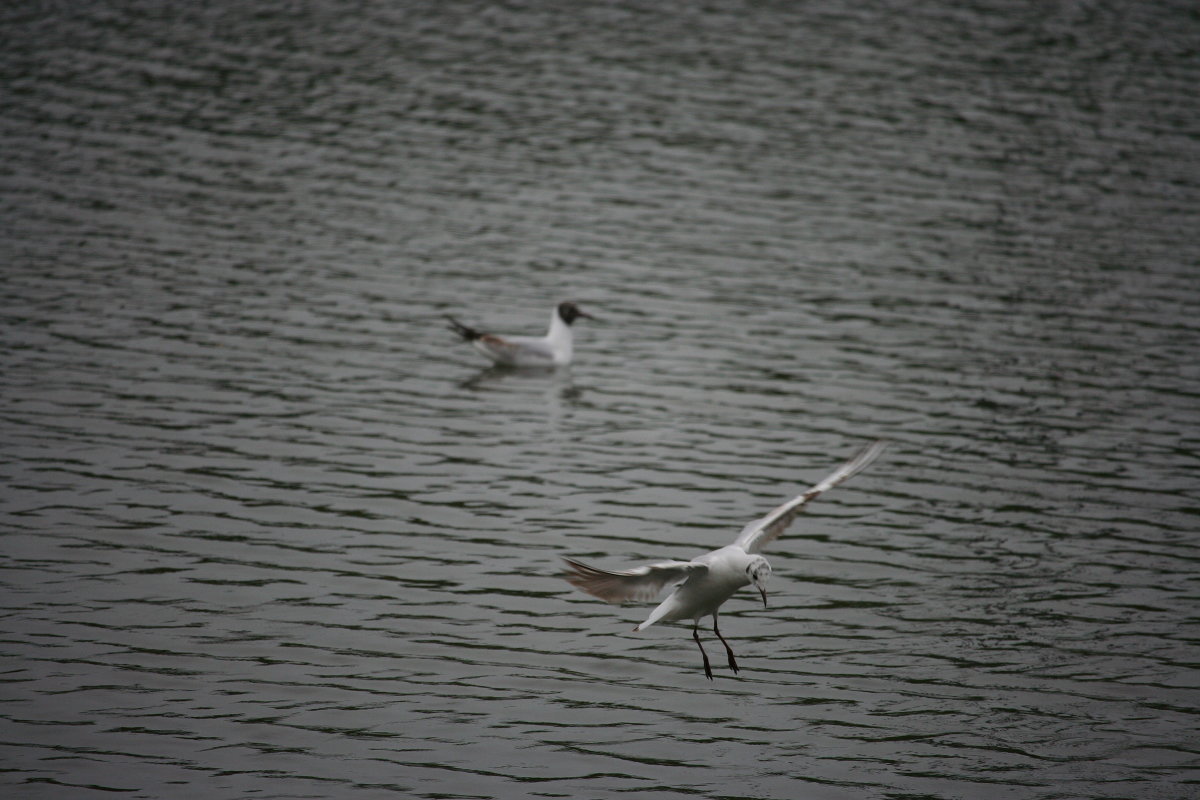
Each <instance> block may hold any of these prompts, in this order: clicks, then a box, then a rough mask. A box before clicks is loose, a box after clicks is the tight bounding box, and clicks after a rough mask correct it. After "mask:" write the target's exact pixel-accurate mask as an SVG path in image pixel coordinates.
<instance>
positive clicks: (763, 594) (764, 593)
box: [758, 586, 767, 608]
mask: <svg viewBox="0 0 1200 800" xmlns="http://www.w3.org/2000/svg"><path fill="white" fill-rule="evenodd" d="M758 593H759V594H761V595H762V599H763V608H766V607H767V590H766V589H764V588H763V587H761V586H759V587H758Z"/></svg>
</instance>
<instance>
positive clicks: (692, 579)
mask: <svg viewBox="0 0 1200 800" xmlns="http://www.w3.org/2000/svg"><path fill="white" fill-rule="evenodd" d="M883 447H884V442H883V441H875V442H872V443H871V444H869V445H867V446H866V447H864V448H863V449H862V450H861V451H859V453H858V455H856V456H854V458H852V459H850V460H849V461H847V462H846V463H845V464H843V465H842V466H840V467H838V468H837V469H836V470H834V472H833V473H832V474H831V475H830V476H829V477H828V478H826V479H825V480H823V481H821V482H820V483H818V484H817V485H816V486H814V487H812V488H811V489H809V490H808V491H806V492H804V493H803V494H799V495H797V496H796V497H793V498H792V499H791V500H788V501H787V502H786V503H784V504H783V505H781V506H779V507H778V508H776V509H775V510H774V511H772V512H771V513H770V514H767V515H766V516H765V517H763V518H762V519H757V520H755V521H754V522H751V523H750V524H749V525H747V526H746V527H744V528H742V532H741V533H740V534H739V535H738V537H737V538H736V539H734V540H733V544H730V545H726V546H725V547H722V548H720V549H719V550H713V551H712V552H709V553H705V554H704V555H702V556H699V557H697V558H693V559H692V560H691V561H658V562H655V563H653V564H646V565H645V566H641V567H634V568H633V569H626V570H618V571H613V572H610V571H609V570H606V569H599V568H598V567H593V566H589V565H587V564H584V563H582V562H580V561H576V560H575V559H573V558H564V559H563V560H564V561H566V562H567V566H568V567H569V568H570V572H568V573H566V574H565V575H563V577H564V578H566V579H567V580H568V581H570V582H571V583H572V584H573V585H574V586H577V587H578V588H580V589H582V590H583V591H585V592H587V593H588V594H592V595H595V596H596V597H599V598H600V599H601V600H604V601H606V602H609V603H620V602H623V601H626V600H653V599H654V598H655V597H656V596H657V595H658V593H659V592H660V591H662V589H663V587H664V586H666V585H667V584H669V583H672V582H675V591H673V592H671V594H670V595H668V596H667V598H666V599H665V600H663V601H662V603H660V604H659V605H658V608H656V609H654V610H653V611H651V612H650V616H648V617H646V621H645V622H643V623H641V624H640V625H638V626H637V627H636V628H634V630H635V631H643V630H645V629H646V628H649V627H650V626H651V625H653V624H654V623H656V622H675V621H678V620H684V619H690V620H692V638H693V639H695V640H696V645H697V646H698V647H699V648H700V655H701V657H702V658H703V659H704V674H705V676H707V677H708V679H709V680H712V677H713V674H712V668H711V667H710V666H709V665H708V653H706V652H704V645H703V644H701V643H700V633H699V627H700V620H701V619H703V618H704V617H707V616H711V617H712V618H713V633H715V634H716V635H717V638H718V639H720V640H721V644H723V645H725V652H726V653H727V654H728V655H729V668H730V669H731V670H733V672H734V674H735V675H736V674H737V672H738V665H737V661H736V660H735V659H734V657H733V649H732V648H730V646H729V642H727V641H725V637H724V636H722V635H721V630H720V628H718V627H717V612H718V609H719V608H720V607H721V604H722V603H724V602H725V601H726V600H728V599H729V598H730V597H732V596H733V593H734V592H736V591H737V590H738V589H740V588H742V587H743V586H745V585H746V584H753V585H754V588H756V589H758V593H759V594H760V595H762V601H763V606H764V607H766V605H767V589H766V580H767V578H768V577H769V576H770V574H771V565H770V564H768V563H767V560H766V559H765V558H763V557H762V556H761V555H759V551H760V550H762V548H763V547H764V546H766V545H767V544H768V543H770V542H771V541H772V540H774V539H775V538H776V537H777V536H779V534H781V533H783V532H784V530H785V529H787V527H788V525H790V524H791V522H792V520H793V519H795V518H796V515H797V514H798V513H800V511H801V510H802V509H803V508H804V506H806V505H807V504H808V502H809V501H810V500H812V499H813V498H815V497H817V496H818V495H819V494H821V493H822V492H824V491H826V490H827V489H832V488H833V487H834V486H837V485H838V484H839V483H841V482H842V481H845V480H848V479H849V478H852V477H853V476H855V475H857V474H858V473H859V472H861V471H862V470H863V469H865V468H866V467H867V465H869V464H870V463H871V462H872V461H874V460H875V459H876V458H878V457H879V454H880V453H881V452H882V451H883Z"/></svg>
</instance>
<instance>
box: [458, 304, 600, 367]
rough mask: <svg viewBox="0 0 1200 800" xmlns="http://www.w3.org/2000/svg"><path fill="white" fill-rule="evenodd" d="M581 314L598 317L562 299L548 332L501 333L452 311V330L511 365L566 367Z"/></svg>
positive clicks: (479, 348) (505, 363) (498, 359)
mask: <svg viewBox="0 0 1200 800" xmlns="http://www.w3.org/2000/svg"><path fill="white" fill-rule="evenodd" d="M580 317H586V318H587V319H595V317H593V316H592V315H591V314H588V313H586V312H584V311H582V310H581V309H580V308H579V306H577V305H575V304H574V303H571V302H563V303H559V304H558V306H557V307H556V308H555V309H554V313H553V315H552V316H551V317H550V330H549V331H547V332H546V335H545V336H497V335H496V334H494V333H484V332H483V331H480V330H476V329H475V328H472V327H470V326H468V325H463V324H462V323H461V322H459V321H458V320H456V319H455V318H454V317H452V316H450V315H449V314H447V315H446V319H448V320H450V330H452V331H454V332H455V333H457V334H458V335H459V336H461V337H462V338H463V341H464V342H470V343H471V344H472V345H474V346H475V349H476V350H478V351H479V352H481V353H483V354H484V355H485V356H487V357H488V358H490V359H491V360H492V361H495V362H496V363H497V364H503V365H505V366H511V367H562V366H566V365H567V364H570V363H571V355H572V351H573V348H572V344H573V340H574V336H573V335H572V334H571V323H572V322H574V321H575V320H577V319H579V318H580Z"/></svg>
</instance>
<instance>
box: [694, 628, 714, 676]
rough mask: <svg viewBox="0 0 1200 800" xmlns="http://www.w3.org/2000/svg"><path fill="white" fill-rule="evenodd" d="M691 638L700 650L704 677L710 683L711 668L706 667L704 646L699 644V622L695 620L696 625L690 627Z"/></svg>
mask: <svg viewBox="0 0 1200 800" xmlns="http://www.w3.org/2000/svg"><path fill="white" fill-rule="evenodd" d="M692 638H693V639H695V640H696V647H699V648H700V656H701V657H702V658H703V659H704V675H705V677H707V678H708V679H709V680H710V681H711V680H712V679H713V676H712V667H710V666H709V665H708V653H706V652H704V645H702V644H700V620H696V624H695V625H693V626H692Z"/></svg>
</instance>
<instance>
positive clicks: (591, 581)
mask: <svg viewBox="0 0 1200 800" xmlns="http://www.w3.org/2000/svg"><path fill="white" fill-rule="evenodd" d="M563 561H565V562H567V566H568V567H569V568H570V571H569V572H567V573H565V574H564V575H563V577H564V578H566V579H567V580H568V581H570V582H571V584H572V585H574V586H576V587H578V588H580V589H583V590H584V591H585V592H587V593H588V594H591V595H595V596H596V597H599V598H600V599H601V600H603V601H605V602H606V603H622V602H625V601H626V600H653V599H654V598H655V597H656V596H658V593H659V592H661V591H662V590H663V587H664V586H666V585H667V584H669V583H672V582H673V581H679V580H682V579H684V578H686V577H687V576H688V575H691V574H692V573H693V572H707V571H708V567H706V566H705V565H704V564H697V563H695V562H693V561H659V562H656V563H654V564H647V565H645V566H644V567H634V568H633V569H623V570H619V571H616V572H610V571H608V570H606V569H599V568H597V567H593V566H590V565H588V564H584V563H582V562H580V561H576V560H575V559H573V558H564V559H563Z"/></svg>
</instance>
